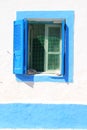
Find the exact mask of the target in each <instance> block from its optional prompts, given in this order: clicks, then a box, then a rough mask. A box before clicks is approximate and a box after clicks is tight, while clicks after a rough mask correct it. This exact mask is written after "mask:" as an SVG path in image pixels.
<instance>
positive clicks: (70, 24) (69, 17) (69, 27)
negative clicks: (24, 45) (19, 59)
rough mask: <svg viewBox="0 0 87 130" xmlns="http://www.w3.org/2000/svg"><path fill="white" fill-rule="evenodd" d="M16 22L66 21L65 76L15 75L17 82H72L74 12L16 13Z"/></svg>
mask: <svg viewBox="0 0 87 130" xmlns="http://www.w3.org/2000/svg"><path fill="white" fill-rule="evenodd" d="M16 16H17V18H16V19H17V20H22V19H26V18H54V19H55V18H57V19H61V18H62V19H66V38H67V40H66V41H67V42H66V55H65V75H63V76H62V77H60V76H58V77H57V76H49V75H46V76H42V75H38V76H34V75H32V76H31V75H28V76H27V75H16V78H17V80H18V81H19V80H20V81H32V82H46V81H47V82H73V66H74V65H73V64H74V63H73V61H74V60H73V55H74V11H18V12H17V15H16Z"/></svg>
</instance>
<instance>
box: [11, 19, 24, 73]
mask: <svg viewBox="0 0 87 130" xmlns="http://www.w3.org/2000/svg"><path fill="white" fill-rule="evenodd" d="M13 55H14V57H13V73H15V74H24V20H18V21H14V46H13Z"/></svg>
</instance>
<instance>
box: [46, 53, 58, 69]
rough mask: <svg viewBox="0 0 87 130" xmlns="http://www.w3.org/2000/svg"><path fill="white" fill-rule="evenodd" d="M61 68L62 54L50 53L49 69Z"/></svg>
mask: <svg viewBox="0 0 87 130" xmlns="http://www.w3.org/2000/svg"><path fill="white" fill-rule="evenodd" d="M59 68H60V55H59V54H49V55H48V70H56V69H59Z"/></svg>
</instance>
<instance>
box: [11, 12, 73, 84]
mask: <svg viewBox="0 0 87 130" xmlns="http://www.w3.org/2000/svg"><path fill="white" fill-rule="evenodd" d="M29 20H30V21H29ZM35 20H36V21H35ZM31 21H32V22H34V23H38V22H40V24H41V23H42V24H48V25H53V24H54V25H58V24H60V23H61V40H62V44H61V57H60V59H61V60H60V63H59V64H60V71H61V72H60V75H51V74H46V73H44V75H43V74H41V73H40V74H38V75H33V74H32V75H28V73H27V72H28V69H29V67H28V64H29V61H28V59H29V60H30V57H28V55H29V54H28V53H29V45H28V44H29V38H30V37H29V35H30V31H29V28H30V23H31ZM73 28H74V12H73V11H18V12H17V19H16V21H14V46H13V52H14V53H13V54H14V55H13V73H14V74H16V77H17V79H18V80H21V81H35V82H38V81H39V82H45V81H48V82H72V81H73V44H74V43H73ZM50 53H52V54H53V53H54V52H50ZM50 53H49V54H50ZM52 54H51V55H52ZM54 54H56V52H55V53H54ZM29 66H30V64H29Z"/></svg>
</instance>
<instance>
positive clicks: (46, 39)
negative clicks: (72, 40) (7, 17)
mask: <svg viewBox="0 0 87 130" xmlns="http://www.w3.org/2000/svg"><path fill="white" fill-rule="evenodd" d="M64 35H65V20H56V21H55V20H54V21H53V20H51V19H49V20H44V19H43V20H41V21H40V20H39V21H38V20H37V21H35V19H34V20H28V19H25V20H21V21H15V22H14V73H16V74H39V73H47V74H56V73H58V75H63V74H64V53H65V50H64V46H65V45H64V44H65V39H64Z"/></svg>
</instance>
